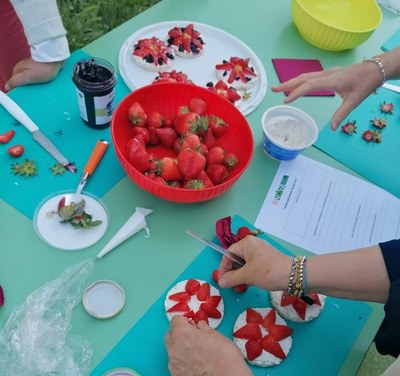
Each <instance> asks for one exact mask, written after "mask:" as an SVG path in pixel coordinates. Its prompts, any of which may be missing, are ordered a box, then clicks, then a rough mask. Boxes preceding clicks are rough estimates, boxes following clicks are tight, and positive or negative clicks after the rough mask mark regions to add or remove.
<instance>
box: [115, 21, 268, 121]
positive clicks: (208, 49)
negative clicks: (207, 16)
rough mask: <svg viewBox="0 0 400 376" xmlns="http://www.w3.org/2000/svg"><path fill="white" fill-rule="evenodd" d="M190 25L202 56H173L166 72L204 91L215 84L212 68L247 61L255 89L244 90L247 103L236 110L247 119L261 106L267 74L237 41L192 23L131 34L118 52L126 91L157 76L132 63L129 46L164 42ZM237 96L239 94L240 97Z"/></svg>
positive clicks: (152, 27)
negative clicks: (150, 40) (201, 46)
mask: <svg viewBox="0 0 400 376" xmlns="http://www.w3.org/2000/svg"><path fill="white" fill-rule="evenodd" d="M190 23H193V25H194V28H195V29H196V30H197V31H199V32H200V33H201V36H202V38H203V40H204V42H205V44H206V45H205V49H204V52H203V53H202V54H201V55H200V56H197V57H194V58H183V57H179V56H176V57H175V63H174V65H173V66H172V67H171V68H170V69H169V70H170V71H172V70H176V71H182V72H183V73H186V74H187V75H188V78H189V79H190V80H192V81H193V82H194V83H195V84H197V85H199V86H203V87H205V86H206V84H207V83H208V82H214V83H215V82H216V81H218V78H217V74H216V69H215V65H217V64H220V63H222V61H223V60H224V59H225V60H229V59H230V58H231V57H232V56H237V57H241V58H250V64H251V65H252V66H253V67H254V69H255V70H256V72H257V74H258V80H257V81H256V83H255V86H254V87H253V88H251V89H250V90H248V92H250V93H251V96H250V98H249V99H246V100H243V101H240V102H241V103H240V106H238V108H239V109H240V111H241V112H242V113H243V114H244V115H247V114H249V113H250V112H252V111H253V110H255V109H256V107H257V106H258V105H259V104H260V103H261V101H262V100H263V99H264V96H265V93H266V91H267V74H266V72H265V69H264V66H263V64H262V63H261V61H260V59H259V58H258V57H257V55H256V54H255V53H254V52H253V51H252V50H251V49H250V48H249V47H248V46H247V45H246V44H244V43H243V42H242V41H241V40H239V39H238V38H236V37H234V36H233V35H232V34H229V33H227V32H225V31H223V30H220V29H217V28H215V27H213V26H209V25H205V24H202V23H198V22H193V21H168V22H160V23H156V24H152V25H149V26H146V27H144V28H142V29H140V30H138V31H136V32H135V33H134V34H132V35H131V36H130V37H129V38H128V39H127V40H126V41H125V42H124V43H123V44H122V47H121V49H120V52H119V58H118V66H119V71H120V73H121V76H122V79H123V80H124V82H125V83H126V85H127V86H128V87H129V89H130V90H132V91H133V90H135V89H138V88H140V87H142V86H145V85H149V84H151V83H152V82H153V81H154V79H155V77H156V76H157V72H150V71H147V70H145V69H143V68H141V67H139V65H138V64H137V63H136V62H135V61H134V60H133V58H132V52H133V46H134V45H135V43H136V42H137V41H138V40H139V39H143V38H150V37H152V36H155V37H157V38H159V39H161V40H164V41H166V40H167V38H168V31H169V30H170V29H172V28H173V27H175V26H178V27H184V26H187V25H188V24H190ZM240 94H241V93H240Z"/></svg>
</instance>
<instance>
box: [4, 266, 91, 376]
mask: <svg viewBox="0 0 400 376" xmlns="http://www.w3.org/2000/svg"><path fill="white" fill-rule="evenodd" d="M92 270H93V260H90V259H88V260H86V261H83V262H81V263H79V264H76V265H73V266H71V267H69V268H67V269H66V270H65V271H64V272H63V273H62V274H61V275H60V276H59V277H58V278H56V279H54V280H52V281H50V282H48V283H46V284H45V285H43V286H42V287H40V288H39V289H37V290H36V291H34V292H33V293H32V294H31V295H29V296H28V297H27V299H26V300H25V302H24V303H23V304H22V305H21V306H19V307H16V308H15V309H14V310H13V312H12V313H11V315H10V317H9V318H8V320H7V321H6V322H5V323H4V325H3V327H2V328H1V330H0V376H19V375H21V376H22V375H27V376H28V375H29V376H50V375H51V376H87V375H88V374H89V369H90V361H91V358H92V355H93V350H92V348H91V345H90V343H89V341H88V340H87V339H86V338H83V337H80V336H76V335H71V334H68V330H69V329H70V322H71V317H72V310H73V308H74V307H75V306H77V305H78V304H79V302H80V301H81V299H82V295H83V292H84V289H85V286H86V282H87V277H88V276H89V274H90V272H91V271H92Z"/></svg>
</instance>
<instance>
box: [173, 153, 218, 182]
mask: <svg viewBox="0 0 400 376" xmlns="http://www.w3.org/2000/svg"><path fill="white" fill-rule="evenodd" d="M177 159H178V167H179V170H180V171H181V173H182V175H183V176H184V177H185V178H186V179H196V178H197V177H198V176H199V174H200V172H201V171H204V168H205V167H206V157H205V156H204V155H203V154H201V153H200V152H198V151H196V150H192V149H184V150H183V149H182V150H181V151H180V153H179V154H178V158H177ZM210 178H211V177H210ZM211 180H212V179H211Z"/></svg>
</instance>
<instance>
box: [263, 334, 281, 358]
mask: <svg viewBox="0 0 400 376" xmlns="http://www.w3.org/2000/svg"><path fill="white" fill-rule="evenodd" d="M261 345H262V348H263V349H264V350H265V351H267V352H269V353H270V354H272V355H274V356H276V357H277V358H279V359H285V358H286V355H285V353H284V351H283V350H282V347H281V345H280V344H279V341H278V340H277V339H276V338H275V337H274V336H271V335H266V336H265V337H263V338H262V339H261Z"/></svg>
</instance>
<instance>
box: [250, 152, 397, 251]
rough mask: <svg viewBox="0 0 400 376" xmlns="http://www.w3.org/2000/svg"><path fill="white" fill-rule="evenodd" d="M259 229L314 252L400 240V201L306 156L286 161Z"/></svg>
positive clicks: (273, 188) (282, 163)
mask: <svg viewBox="0 0 400 376" xmlns="http://www.w3.org/2000/svg"><path fill="white" fill-rule="evenodd" d="M255 226H256V227H258V228H260V229H261V230H263V231H265V232H266V233H268V234H271V235H274V236H277V237H279V238H281V239H283V240H285V241H288V242H290V243H293V244H295V245H297V246H299V247H302V248H304V249H307V250H309V251H311V252H314V253H319V254H321V253H327V252H337V251H344V250H349V249H354V248H360V247H364V246H369V245H375V244H377V243H378V242H381V241H386V240H391V239H395V238H398V237H399V231H400V229H399V226H400V200H399V199H398V198H397V197H395V196H393V195H391V194H390V193H388V192H386V191H385V190H383V189H381V188H379V187H377V186H375V185H373V184H370V183H368V182H365V181H363V180H361V179H359V178H357V177H355V176H352V175H350V174H347V173H345V172H342V171H339V170H337V169H334V168H332V167H330V166H327V165H324V164H322V163H320V162H316V161H314V160H312V159H309V158H306V157H304V156H298V157H297V158H295V159H294V160H293V161H288V162H281V164H280V167H279V169H278V171H277V173H276V175H275V178H274V180H273V182H272V184H271V187H270V189H269V191H268V193H267V196H266V198H265V201H264V203H263V206H262V208H261V210H260V212H259V214H258V217H257V220H256V223H255Z"/></svg>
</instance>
